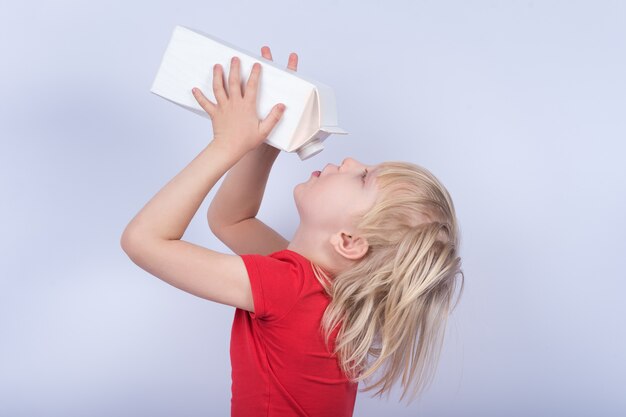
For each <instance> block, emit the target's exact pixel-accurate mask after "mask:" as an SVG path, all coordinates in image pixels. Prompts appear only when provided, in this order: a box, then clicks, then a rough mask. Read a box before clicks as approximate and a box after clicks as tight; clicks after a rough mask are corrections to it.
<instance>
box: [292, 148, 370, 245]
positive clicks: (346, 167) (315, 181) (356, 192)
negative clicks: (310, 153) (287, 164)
mask: <svg viewBox="0 0 626 417" xmlns="http://www.w3.org/2000/svg"><path fill="white" fill-rule="evenodd" d="M376 168H377V166H376V165H366V164H363V163H361V162H359V161H357V160H355V159H353V158H346V159H344V160H343V162H342V164H341V166H336V165H332V164H328V165H326V167H324V169H323V171H322V173H321V174H320V176H319V177H316V176H315V175H314V174H311V177H310V178H309V179H308V180H307V181H306V182H303V183H300V184H298V185H297V186H296V187H295V189H294V199H295V200H296V207H297V209H298V212H299V213H300V221H301V222H302V223H303V224H305V225H306V226H307V227H314V228H316V229H318V230H319V231H323V232H329V233H330V234H334V233H337V232H339V231H344V230H346V231H352V224H350V221H351V220H350V217H351V216H353V215H355V214H358V213H365V212H367V210H369V208H370V207H372V206H373V204H374V202H375V200H376V195H377V188H376V182H375V179H376V178H375V174H376ZM365 169H367V171H368V172H367V174H366V175H365V178H363V175H364V173H365Z"/></svg>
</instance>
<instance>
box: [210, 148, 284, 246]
mask: <svg viewBox="0 0 626 417" xmlns="http://www.w3.org/2000/svg"><path fill="white" fill-rule="evenodd" d="M279 153H280V149H277V148H274V147H273V146H270V145H268V144H266V143H262V144H261V145H260V146H258V147H257V148H255V149H253V150H251V151H250V152H248V153H247V154H246V155H245V156H244V157H243V158H241V159H240V160H239V161H238V162H237V163H236V164H235V166H233V167H232V168H231V169H230V170H229V171H228V173H227V174H226V177H224V180H223V181H222V185H221V186H220V188H219V189H218V191H217V193H216V194H215V197H214V198H213V201H211V205H210V206H209V209H208V212H207V220H208V222H209V227H210V228H211V231H212V232H213V233H214V234H215V236H217V238H218V239H220V240H221V241H222V242H224V244H225V245H226V246H228V247H229V248H230V249H231V250H232V251H233V252H234V253H236V254H238V255H241V254H244V253H259V254H262V255H269V254H270V253H273V252H277V251H279V250H282V249H285V248H286V247H287V245H288V244H289V241H288V240H287V239H285V238H284V237H282V236H281V235H280V234H278V233H277V232H276V231H275V230H273V229H272V228H270V227H269V226H267V225H266V224H265V223H263V222H262V221H260V220H258V219H257V218H256V217H255V216H256V215H257V213H258V212H259V207H260V206H261V200H262V199H263V193H264V191H265V186H266V184H267V180H268V177H269V174H270V171H271V169H272V165H273V164H274V161H275V160H276V158H277V157H278V154H279Z"/></svg>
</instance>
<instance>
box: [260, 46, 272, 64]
mask: <svg viewBox="0 0 626 417" xmlns="http://www.w3.org/2000/svg"><path fill="white" fill-rule="evenodd" d="M261 55H262V56H263V58H265V59H269V60H270V61H272V51H270V47H269V46H264V47H262V48H261Z"/></svg>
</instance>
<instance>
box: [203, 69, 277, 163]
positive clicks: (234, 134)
mask: <svg viewBox="0 0 626 417" xmlns="http://www.w3.org/2000/svg"><path fill="white" fill-rule="evenodd" d="M239 72H240V61H239V58H237V57H233V58H232V60H231V63H230V74H229V76H228V90H229V91H228V93H227V92H226V90H225V88H224V78H223V70H222V66H221V65H219V64H216V65H214V66H213V93H214V94H215V99H216V101H217V104H216V103H213V102H212V101H210V100H209V99H207V98H206V97H205V96H204V94H202V92H201V91H200V89H199V88H194V89H193V90H192V92H193V95H194V97H195V99H196V101H197V102H198V104H200V106H201V107H202V108H203V109H204V110H205V111H206V112H207V113H208V114H209V117H210V118H211V122H212V124H213V142H214V143H219V144H220V145H222V146H224V147H226V148H227V149H230V150H232V151H233V152H235V153H238V154H239V155H242V156H243V155H244V154H246V153H247V152H248V151H250V150H252V149H254V148H256V147H257V146H259V145H260V144H262V143H263V142H265V140H266V139H267V136H268V135H269V134H270V132H271V131H272V129H273V128H274V126H275V125H276V124H277V123H278V121H279V120H280V118H281V117H282V115H283V112H284V109H285V105H284V104H282V103H279V104H277V105H275V106H274V107H273V108H272V110H271V111H270V113H269V114H268V115H267V117H266V118H265V119H263V120H260V119H259V118H258V115H257V108H256V104H257V103H256V98H257V96H256V94H257V88H258V82H259V75H260V72H261V64H259V63H258V62H257V63H255V64H254V65H253V66H252V71H251V72H250V77H249V78H248V82H247V84H246V86H245V93H242V91H241V80H240V77H239Z"/></svg>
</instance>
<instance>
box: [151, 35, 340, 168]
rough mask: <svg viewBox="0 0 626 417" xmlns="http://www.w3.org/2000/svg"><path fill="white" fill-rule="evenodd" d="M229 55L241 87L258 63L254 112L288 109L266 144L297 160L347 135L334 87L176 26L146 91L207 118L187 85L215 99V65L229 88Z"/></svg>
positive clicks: (317, 151) (263, 112)
mask: <svg viewBox="0 0 626 417" xmlns="http://www.w3.org/2000/svg"><path fill="white" fill-rule="evenodd" d="M233 56H237V57H239V59H240V62H241V64H240V68H241V73H240V77H241V81H242V90H244V91H245V84H246V83H247V81H248V78H249V76H250V72H251V70H252V65H253V64H254V63H255V62H259V63H260V64H261V66H262V67H261V76H260V79H259V85H258V89H257V111H258V114H259V117H260V118H262V119H263V118H265V117H266V116H267V114H269V112H270V110H271V109H272V107H273V106H274V105H276V104H278V103H284V104H285V105H286V106H287V108H286V109H285V112H284V113H283V115H282V117H281V119H280V120H279V122H278V123H277V124H276V125H275V126H274V129H273V130H272V132H271V133H270V134H269V136H268V137H267V139H266V141H265V142H266V143H267V144H269V145H272V146H273V147H275V148H278V149H281V150H283V151H286V152H294V151H295V152H297V153H298V156H299V157H300V159H301V160H305V159H307V158H310V157H312V156H313V155H316V154H318V153H319V152H321V151H322V150H323V149H324V145H323V144H322V142H324V140H325V139H326V138H327V137H328V136H329V135H330V134H331V133H338V134H347V133H348V132H347V131H345V130H343V129H341V128H340V127H339V126H337V107H336V104H335V95H334V93H333V90H332V89H331V88H330V87H328V86H326V85H324V84H322V83H320V82H318V81H315V80H312V79H310V78H308V77H303V76H302V75H301V74H298V73H297V72H296V71H293V70H290V69H288V68H281V67H279V66H278V65H277V64H275V63H274V62H273V61H270V60H269V59H265V58H263V56H261V55H259V54H255V53H251V52H248V51H246V50H244V49H241V48H238V47H235V46H234V45H231V44H230V43H228V42H225V41H223V40H221V39H219V38H216V37H215V36H211V35H208V34H206V33H203V32H200V31H198V30H192V29H189V28H187V27H185V26H180V25H177V26H176V27H175V28H174V32H173V33H172V37H171V38H170V41H169V44H168V45H167V48H166V50H165V54H164V55H163V59H162V61H161V65H160V67H159V70H158V72H157V75H156V78H155V79H154V82H153V83H152V87H151V88H150V91H151V92H152V93H154V94H156V95H158V96H161V97H163V98H164V99H166V100H169V101H171V102H173V103H174V104H177V105H179V106H182V107H183V108H185V109H187V110H191V111H193V112H194V113H197V114H199V115H201V116H204V117H206V118H207V119H210V118H209V115H208V114H207V113H206V112H205V111H204V109H203V108H202V107H200V105H199V104H198V102H197V101H196V99H195V98H194V96H193V94H192V93H191V89H192V88H193V87H198V88H200V89H201V90H202V92H203V94H204V95H205V96H206V97H207V98H208V99H209V100H211V101H212V102H213V103H217V101H216V100H215V95H214V94H213V65H214V64H220V65H221V66H222V68H223V70H224V79H225V82H224V87H225V89H226V91H227V92H228V74H229V72H230V60H231V58H232V57H233Z"/></svg>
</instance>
